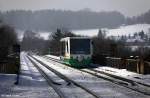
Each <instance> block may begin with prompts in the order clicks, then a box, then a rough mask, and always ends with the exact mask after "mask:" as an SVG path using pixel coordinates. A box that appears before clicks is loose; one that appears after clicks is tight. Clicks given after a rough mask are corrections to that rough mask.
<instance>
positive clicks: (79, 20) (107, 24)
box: [0, 10, 150, 31]
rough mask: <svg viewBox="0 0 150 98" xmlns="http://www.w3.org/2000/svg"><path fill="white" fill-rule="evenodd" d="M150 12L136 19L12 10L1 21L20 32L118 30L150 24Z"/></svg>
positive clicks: (0, 16) (116, 14)
mask: <svg viewBox="0 0 150 98" xmlns="http://www.w3.org/2000/svg"><path fill="white" fill-rule="evenodd" d="M149 17H150V10H149V11H148V12H146V13H145V14H142V15H140V16H135V17H125V16H124V15H123V14H121V13H119V12H116V11H113V12H92V11H62V10H40V11H25V10H12V11H7V12H0V20H1V21H2V22H3V23H4V24H8V25H10V26H13V27H15V28H16V29H19V30H42V31H55V30H56V29H57V28H67V29H70V30H72V29H74V30H75V29H94V28H116V27H118V26H120V25H123V24H124V25H129V24H136V23H148V24H150V20H149Z"/></svg>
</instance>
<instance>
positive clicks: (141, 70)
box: [140, 59, 144, 74]
mask: <svg viewBox="0 0 150 98" xmlns="http://www.w3.org/2000/svg"><path fill="white" fill-rule="evenodd" d="M140 74H144V60H143V59H140Z"/></svg>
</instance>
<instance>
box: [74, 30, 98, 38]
mask: <svg viewBox="0 0 150 98" xmlns="http://www.w3.org/2000/svg"><path fill="white" fill-rule="evenodd" d="M98 31H99V29H89V30H73V31H72V32H73V33H74V34H76V35H81V36H88V37H94V36H97V35H98Z"/></svg>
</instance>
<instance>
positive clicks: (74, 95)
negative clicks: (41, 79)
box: [31, 58, 93, 98]
mask: <svg viewBox="0 0 150 98" xmlns="http://www.w3.org/2000/svg"><path fill="white" fill-rule="evenodd" d="M31 59H32V60H33V61H34V62H36V61H35V60H34V59H33V58H31ZM36 64H37V65H38V66H39V67H40V68H41V69H42V70H43V71H44V72H45V73H46V74H47V75H48V76H49V77H50V78H51V79H52V80H53V81H54V82H55V83H58V84H61V85H55V86H57V88H59V89H60V90H61V92H63V94H64V95H65V98H93V96H92V95H90V94H88V93H87V92H86V91H84V90H82V89H81V88H78V87H76V86H75V85H74V84H71V85H68V82H66V81H64V80H63V79H61V78H60V77H58V76H57V75H56V74H54V73H53V72H51V71H50V70H48V69H47V68H46V67H45V66H43V65H41V64H40V63H38V62H36ZM83 96H84V97H83Z"/></svg>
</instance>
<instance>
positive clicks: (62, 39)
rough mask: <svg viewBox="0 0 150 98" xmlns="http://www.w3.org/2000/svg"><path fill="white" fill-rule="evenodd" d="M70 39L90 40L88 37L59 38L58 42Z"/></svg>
mask: <svg viewBox="0 0 150 98" xmlns="http://www.w3.org/2000/svg"><path fill="white" fill-rule="evenodd" d="M70 39H91V38H90V37H65V38H61V39H60V41H67V40H70Z"/></svg>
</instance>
